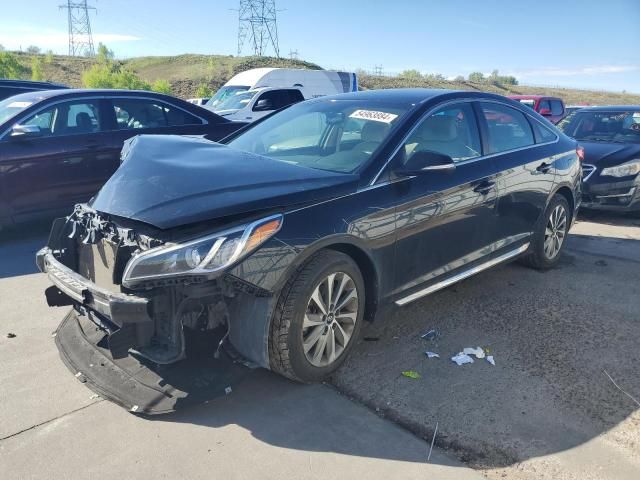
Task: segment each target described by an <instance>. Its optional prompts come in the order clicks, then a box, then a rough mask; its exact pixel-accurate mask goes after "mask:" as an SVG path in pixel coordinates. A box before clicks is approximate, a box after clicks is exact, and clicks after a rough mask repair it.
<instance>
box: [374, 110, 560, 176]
mask: <svg viewBox="0 0 640 480" xmlns="http://www.w3.org/2000/svg"><path fill="white" fill-rule="evenodd" d="M468 102H488V103H497V104H499V105H504V106H506V107H509V108H513V109H514V110H516V111H518V112H520V113H522V114H523V115H524V116H525V117H526V118H528V119H531V120H535V121H536V122H538V123H539V124H540V125H542V126H543V127H545V128H547V129H549V127H547V126H546V125H544V123H542V122H541V121H540V120H538V119H537V118H535V117H533V116H531V115H530V114H529V113H527V112H522V111H520V110H518V109H517V108H514V107H512V106H511V105H508V104H506V103H504V102H501V101H499V100H495V99H493V98H459V99H455V100H447V101H446V102H442V103H439V104H438V105H435V106H434V107H433V108H431V109H429V110H428V111H426V112H425V113H424V114H423V115H422V116H421V117H420V118H419V119H418V120H417V121H416V122H415V124H414V125H413V126H412V127H411V129H410V130H409V132H408V133H407V134H406V135H405V136H404V137H402V140H401V141H400V143H399V144H398V145H397V146H396V148H395V149H394V150H393V152H392V153H391V155H389V158H388V159H387V161H386V162H385V163H384V165H383V166H382V168H380V170H379V171H378V173H377V174H376V175H375V176H374V177H373V180H371V182H370V185H373V184H374V183H376V181H377V180H378V178H380V175H382V173H383V172H384V170H385V169H386V168H387V166H388V165H389V163H391V161H392V160H393V159H394V157H395V156H396V155H397V154H398V152H399V151H400V149H401V148H402V146H403V145H404V144H405V142H406V141H407V139H408V138H409V137H410V136H411V135H412V134H413V132H414V131H415V130H416V129H417V128H418V126H419V125H420V124H421V123H422V122H423V121H424V120H425V119H426V118H427V117H428V116H429V115H432V114H433V113H434V112H436V111H437V110H439V109H441V108H442V107H446V106H447V105H451V104H455V103H468ZM532 130H533V129H532ZM551 132H552V133H553V134H554V135H555V136H556V138H555V140H551V141H549V142H544V143H534V144H532V145H527V146H524V147H519V148H513V149H511V150H503V151H501V152H496V153H490V154H488V155H480V156H479V157H474V158H471V159H469V160H463V161H461V162H456V166H457V165H466V164H468V163H473V162H478V161H481V160H485V159H487V158H493V157H496V156H498V155H505V154H507V153H514V152H519V151H522V150H527V149H529V148H535V147H542V146H545V145H552V144H554V143H558V142H559V141H560V135H557V134H556V133H555V132H553V131H551ZM531 133H534V132H531ZM480 140H481V141H482V138H481V139H480ZM534 140H535V133H534Z"/></svg>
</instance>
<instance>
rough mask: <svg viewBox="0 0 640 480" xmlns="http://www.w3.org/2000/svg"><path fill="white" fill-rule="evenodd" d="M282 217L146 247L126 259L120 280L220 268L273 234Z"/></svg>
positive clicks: (275, 216) (154, 277) (127, 280)
mask: <svg viewBox="0 0 640 480" xmlns="http://www.w3.org/2000/svg"><path fill="white" fill-rule="evenodd" d="M282 218H283V217H282V215H273V216H271V217H267V218H264V219H262V220H258V221H256V222H253V223H251V224H248V225H243V226H241V227H237V228H234V229H231V230H227V231H224V232H220V233H217V234H214V235H209V236H206V237H202V238H198V239H196V240H192V241H190V242H186V243H178V244H174V245H163V246H161V247H157V248H152V249H150V250H147V251H146V252H143V253H140V254H138V255H136V256H134V257H133V258H132V259H131V260H130V261H129V263H128V264H127V266H126V268H125V270H124V274H123V276H122V283H123V284H124V285H125V286H130V285H131V284H133V283H136V282H139V281H143V280H153V279H158V278H163V277H174V276H181V275H199V274H208V273H212V272H216V271H218V270H222V269H224V268H226V267H228V266H230V265H231V264H233V263H234V262H236V261H237V260H239V259H241V258H243V257H245V256H247V255H248V254H249V253H251V252H253V251H254V250H255V249H256V248H258V247H259V246H260V245H262V244H263V243H264V242H266V241H267V240H268V239H269V238H271V237H272V236H273V235H275V234H276V233H277V232H278V230H280V227H281V226H282Z"/></svg>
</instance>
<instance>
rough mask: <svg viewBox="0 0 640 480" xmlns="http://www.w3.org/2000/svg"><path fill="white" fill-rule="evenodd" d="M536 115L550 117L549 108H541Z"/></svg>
mask: <svg viewBox="0 0 640 480" xmlns="http://www.w3.org/2000/svg"><path fill="white" fill-rule="evenodd" d="M538 113H539V114H540V115H542V116H543V117H550V116H551V109H550V108H541V109H540V111H539V112H538Z"/></svg>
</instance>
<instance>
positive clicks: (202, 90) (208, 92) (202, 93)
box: [196, 83, 213, 98]
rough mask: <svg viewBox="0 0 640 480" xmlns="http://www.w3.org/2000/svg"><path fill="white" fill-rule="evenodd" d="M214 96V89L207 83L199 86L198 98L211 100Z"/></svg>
mask: <svg viewBox="0 0 640 480" xmlns="http://www.w3.org/2000/svg"><path fill="white" fill-rule="evenodd" d="M212 95H213V89H212V88H211V87H210V86H209V85H207V84H206V83H201V84H200V85H198V89H197V90H196V97H198V98H210V97H211V96H212Z"/></svg>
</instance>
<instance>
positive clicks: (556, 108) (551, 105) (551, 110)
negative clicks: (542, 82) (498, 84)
mask: <svg viewBox="0 0 640 480" xmlns="http://www.w3.org/2000/svg"><path fill="white" fill-rule="evenodd" d="M509 98H511V99H512V100H516V101H518V102H520V103H522V104H523V105H526V106H527V107H530V108H532V109H534V110H535V111H536V112H538V113H539V114H540V115H542V116H543V117H545V118H546V119H548V120H549V121H550V122H551V123H558V122H559V121H560V120H562V118H563V117H564V116H565V107H564V102H563V101H562V99H561V98H558V97H545V96H543V95H510V96H509Z"/></svg>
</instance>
